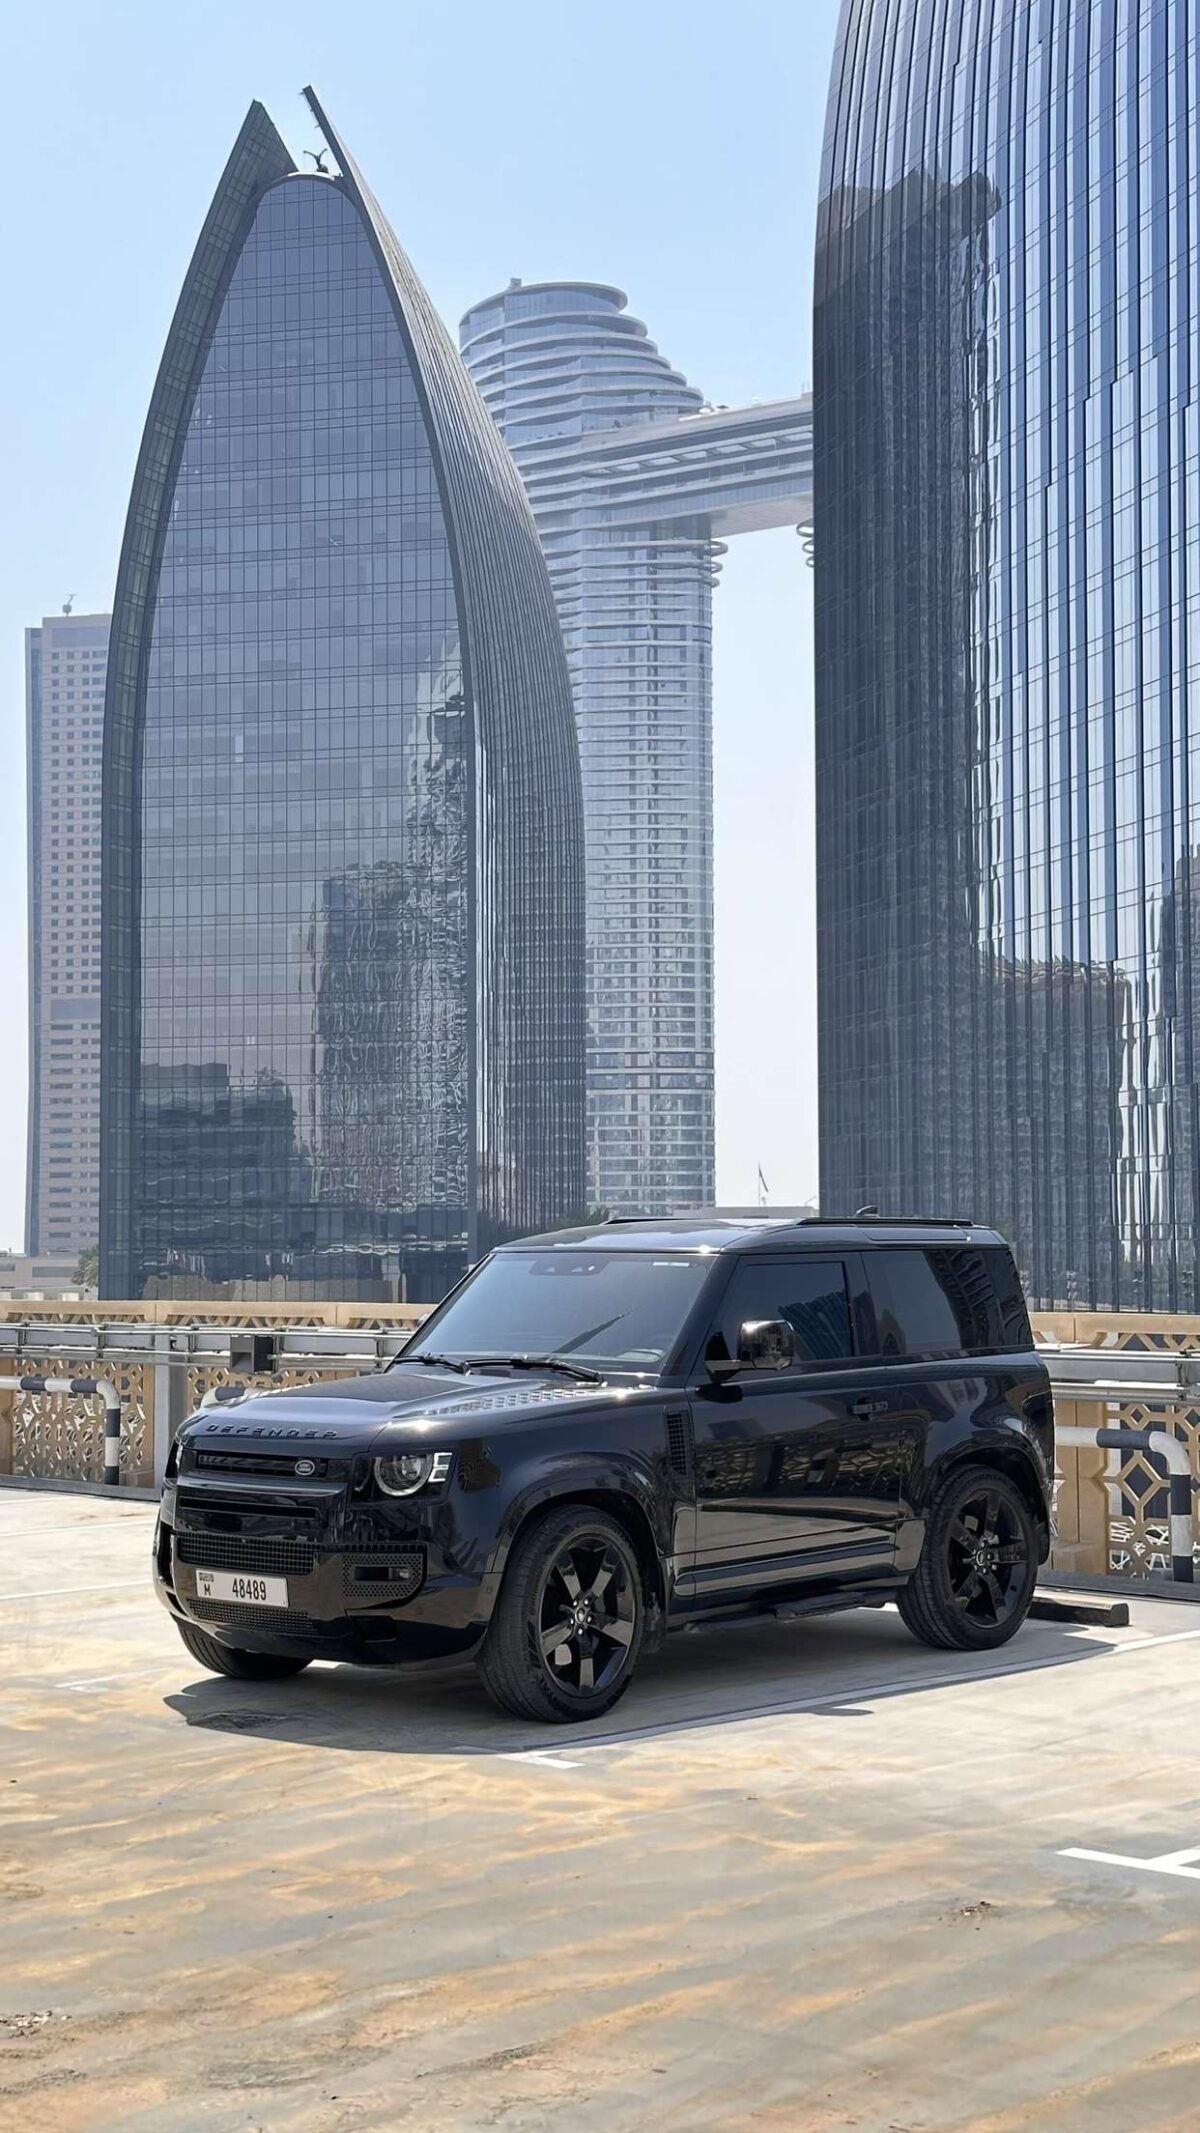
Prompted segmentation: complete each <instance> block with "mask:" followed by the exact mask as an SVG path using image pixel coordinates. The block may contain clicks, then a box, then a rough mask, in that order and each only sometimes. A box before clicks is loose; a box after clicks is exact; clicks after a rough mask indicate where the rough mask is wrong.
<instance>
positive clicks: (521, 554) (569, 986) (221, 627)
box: [102, 104, 583, 1299]
mask: <svg viewBox="0 0 1200 2133" xmlns="http://www.w3.org/2000/svg"><path fill="white" fill-rule="evenodd" d="M314 110H317V107H316V106H315V104H314ZM317 115H318V118H319V119H321V123H322V126H323V130H324V131H325V134H326V138H327V139H328V140H329V141H330V145H331V148H332V149H333V152H334V153H335V154H336V155H337V159H338V162H339V164H340V166H341V175H340V177H336V178H335V177H331V176H326V175H324V174H320V173H317V172H303V173H301V172H298V171H296V170H294V169H293V167H292V165H291V159H290V157H288V156H287V153H286V151H285V150H284V149H283V147H282V144H281V143H280V142H279V139H278V136H277V135H276V134H275V133H274V129H273V128H272V127H271V126H270V122H269V120H267V119H266V116H265V114H264V113H262V112H261V110H260V109H259V108H258V107H254V109H252V111H251V114H250V117H249V118H248V120H247V122H246V126H245V127H244V128H243V132H242V135H241V137H240V138H239V142H238V144H237V147H236V148H235V151H234V155H233V158H232V159H231V162H230V165H229V167H228V169H227V171H226V173H225V177H224V179H223V181H222V186H221V188H220V190H219V192H218V195H217V199H216V201H215V203H214V207H213V210H212V212H211V213H210V217H209V221H208V223H207V224H206V226H205V231H204V233H203V235H202V237H201V241H200V246H199V248H198V250H197V254H196V258H195V260H194V261H193V265H192V269H191V272H190V274H189V277H188V283H187V285H186V286H185V290H184V294H183V297H182V299H181V302H180V307H179V312H178V313H177V316H176V320H175V324H174V326H173V328H172V334H171V339H170V342H169V344H168V348H167V352H166V355H165V356H164V360H163V365H162V369H161V371H160V376H159V380H158V385H157V386H156V392H155V401H154V403H153V405H152V408H151V415H150V421H149V423H148V426H147V434H146V440H145V442H144V444H143V451H142V458H141V461H140V462H139V468H138V475H137V479H136V481H135V488H134V497H133V503H132V505H131V509H130V516H129V522H128V526H127V530H126V542H125V549H124V552H123V557H122V574H121V579H120V581H119V585H118V598H117V609H116V615H115V617H114V625H113V643H114V662H113V664H112V665H110V684H109V697H108V706H107V724H106V766H105V768H106V802H107V803H108V806H109V809H110V810H111V816H110V822H109V833H108V836H107V841H106V848H105V849H106V861H107V862H109V863H108V865H107V869H106V878H105V897H106V902H105V925H106V996H105V1003H104V1008H105V1032H104V1033H105V1087H104V1103H105V1127H106V1130H105V1137H104V1138H105V1148H104V1156H105V1169H104V1176H103V1180H102V1224H103V1248H104V1259H103V1264H102V1281H103V1285H104V1290H105V1293H107V1294H110V1295H111V1294H114V1293H128V1294H130V1295H149V1296H153V1295H171V1294H177V1295H178V1294H187V1295H190V1296H206V1295H208V1296H221V1295H233V1294H236V1295H241V1296H255V1295H259V1296H261V1295H276V1294H277V1295H283V1296H298V1297H303V1296H312V1297H318V1296H334V1297H346V1298H356V1297H357V1298H364V1299H368V1298H369V1299H379V1298H386V1297H389V1296H395V1295H396V1294H399V1293H407V1294H408V1295H410V1296H412V1297H414V1298H424V1299H430V1298H433V1297H435V1296H437V1295H438V1294H440V1293H441V1292H442V1291H443V1290H444V1289H445V1288H446V1287H447V1286H448V1285H449V1283H450V1282H451V1281H452V1280H454V1279H455V1278H457V1276H458V1275H459V1274H460V1273H461V1272H462V1271H463V1270H464V1269H465V1266H466V1264H467V1263H468V1261H469V1260H470V1259H474V1258H475V1257H477V1256H478V1255H479V1253H480V1252H481V1251H483V1250H486V1249H487V1248H488V1247H489V1245H490V1244H491V1243H492V1242H493V1241H494V1240H495V1239H496V1238H498V1237H501V1236H505V1235H511V1234H513V1233H514V1232H517V1231H520V1230H526V1229H533V1228H539V1227H542V1226H544V1225H545V1224H546V1223H547V1222H552V1221H554V1220H557V1219H561V1218H563V1217H565V1216H568V1215H570V1214H572V1213H574V1212H577V1211H578V1210H579V1209H580V1208H581V1206H582V1204H583V943H582V889H583V883H582V829H581V814H580V801H579V772H578V761H577V755H576V751H575V742H574V733H573V726H572V714H571V705H570V690H569V680H568V676H567V671H566V664H565V658H564V655H563V651H562V646H561V640H560V638H559V634H558V631H557V627H556V623H555V618H554V613H553V604H552V595H551V594H550V590H549V585H548V581H547V580H546V577H545V571H544V567H543V566H542V563H541V558H540V555H539V553H538V549H537V542H536V535H535V533H534V530H533V525H532V521H531V519H530V517H529V514H528V509H527V507H526V505H525V501H524V497H523V495H522V493H521V490H520V485H519V481H518V479H517V476H516V473H515V470H514V469H513V468H512V466H511V464H510V463H509V462H508V461H507V459H506V457H505V455H504V452H503V447H502V446H500V444H499V441H498V439H497V438H496V436H495V432H494V430H493V429H492V425H491V423H490V421H489V420H488V418H487V416H486V414H485V412H484V410H483V408H482V406H481V405H480V403H479V402H478V400H477V398H476V397H475V395H474V392H473V389H472V388H471V386H470V384H469V382H468V380H467V379H466V376H465V374H464V373H463V372H462V369H461V365H460V364H459V361H458V358H457V356H456V354H455V352H454V350H453V348H452V346H451V345H450V343H449V342H448V341H447V339H446V336H445V334H444V332H443V330H442V328H441V326H440V324H439V322H438V321H437V320H436V317H435V315H434V314H433V312H432V310H431V308H430V306H429V304H428V299H427V298H426V297H425V295H424V292H423V291H422V290H421V289H420V286H419V284H417V282H416V280H415V277H414V276H413V274H412V270H411V267H410V266H409V265H408V262H407V260H406V259H405V258H404V255H403V253H401V252H400V249H399V247H398V245H397V244H396V242H395V239H394V238H393V237H392V235H391V232H390V231H389V230H388V229H387V226H386V224H384V223H383V221H382V218H381V217H380V215H379V212H378V209H377V208H376V206H375V204H374V202H373V201H372V199H371V197H370V195H369V193H367V192H366V189H365V187H364V186H363V185H362V181H361V179H360V178H359V176H358V173H357V171H356V170H355V169H354V166H353V164H352V163H351V161H350V159H349V157H348V156H347V155H346V154H345V151H344V150H343V149H342V148H341V147H340V145H339V144H338V143H337V140H336V136H334V134H333V133H332V130H331V129H330V128H329V127H328V126H327V125H326V124H325V123H324V121H323V118H322V116H321V114H320V113H319V110H317Z"/></svg>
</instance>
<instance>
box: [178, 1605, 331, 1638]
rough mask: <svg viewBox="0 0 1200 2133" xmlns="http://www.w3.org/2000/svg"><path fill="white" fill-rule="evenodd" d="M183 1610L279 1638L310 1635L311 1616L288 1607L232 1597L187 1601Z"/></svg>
mask: <svg viewBox="0 0 1200 2133" xmlns="http://www.w3.org/2000/svg"><path fill="white" fill-rule="evenodd" d="M187 1609H188V1613H189V1614H193V1615H195V1616H196V1617H197V1619H198V1620H199V1621H201V1622H219V1623H220V1624H221V1626H222V1628H224V1629H257V1630H262V1631H263V1633H264V1634H267V1635H270V1634H274V1635H276V1636H279V1637H311V1636H312V1634H313V1630H314V1626H315V1625H314V1623H313V1618H312V1616H311V1615H302V1614H299V1613H298V1612H297V1611H296V1609H295V1608H292V1607H242V1606H239V1605H238V1603H237V1602H236V1601H234V1600H188V1601H187Z"/></svg>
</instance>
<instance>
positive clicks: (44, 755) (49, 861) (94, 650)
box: [25, 612, 109, 1267]
mask: <svg viewBox="0 0 1200 2133" xmlns="http://www.w3.org/2000/svg"><path fill="white" fill-rule="evenodd" d="M108 625H109V618H108V616H107V615H72V614H68V613H65V612H64V613H63V614H61V615H49V616H47V617H46V619H45V620H44V621H43V622H42V623H41V624H40V625H39V626H38V627H37V628H36V629H30V630H26V632H25V711H26V748H27V771H28V839H29V841H28V852H29V906H28V908H29V1135H28V1157H27V1167H26V1206H25V1236H26V1246H27V1249H28V1251H29V1252H30V1253H32V1254H33V1255H34V1256H35V1257H37V1258H39V1259H42V1258H47V1259H52V1260H59V1261H61V1260H70V1261H71V1264H72V1267H74V1265H75V1263H76V1262H77V1261H78V1258H79V1255H80V1253H81V1252H85V1251H88V1250H91V1249H92V1248H94V1246H95V1244H96V1242H97V1239H98V1236H99V1184H100V850H101V813H100V756H101V739H102V731H103V725H104V688H105V674H106V670H107V665H108Z"/></svg>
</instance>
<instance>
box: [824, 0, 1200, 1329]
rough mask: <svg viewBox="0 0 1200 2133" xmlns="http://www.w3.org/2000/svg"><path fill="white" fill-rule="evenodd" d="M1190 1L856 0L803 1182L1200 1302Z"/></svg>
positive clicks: (1026, 1268) (833, 194) (833, 387)
mask: <svg viewBox="0 0 1200 2133" xmlns="http://www.w3.org/2000/svg"><path fill="white" fill-rule="evenodd" d="M1198 27H1200V26H1198V23H1197V8H1196V5H1195V0H1142V4H1141V5H1140V6H1138V7H1134V6H1132V5H1128V6H1126V5H1114V4H1111V0H1056V4H1054V5H1051V4H1050V0H1020V4H1018V0H987V4H984V0H923V4H921V5H914V4H913V0H889V4H883V0H844V5H843V9H842V18H841V24H840V30H839V38H838V44H837V49H836V53H835V61H834V69H833V77H832V84H831V90H830V100H829V110H828V119H827V128H826V140H825V158H824V168H823V175H822V197H821V206H820V226H819V236H818V261H817V297H816V317H815V388H816V399H817V405H818V420H817V424H816V448H815V522H816V546H817V553H818V557H819V565H820V567H819V570H818V577H817V777H818V784H819V788H820V791H821V807H820V809H819V810H818V907H819V926H820V933H819V957H820V963H819V973H820V976H819V982H820V1029H821V1036H820V1078H821V1112H822V1186H823V1199H824V1203H825V1204H826V1205H827V1206H828V1207H831V1208H836V1207H852V1206H854V1205H858V1204H862V1203H864V1202H877V1203H878V1204H880V1205H882V1206H884V1207H885V1208H893V1209H902V1210H906V1211H911V1210H914V1209H915V1210H917V1211H924V1210H928V1211H930V1212H935V1213H939V1212H950V1213H957V1214H970V1215H974V1216H976V1217H977V1218H979V1219H981V1220H988V1221H992V1222H995V1223H996V1224H997V1225H998V1226H999V1227H1000V1228H1001V1229H1002V1230H1004V1231H1005V1232H1006V1234H1007V1235H1009V1236H1010V1238H1011V1239H1012V1240H1013V1243H1014V1245H1015V1247H1016V1250H1017V1254H1018V1258H1019V1261H1020V1264H1021V1268H1022V1271H1023V1274H1024V1276H1025V1278H1026V1281H1027V1283H1028V1286H1029V1289H1030V1293H1031V1296H1032V1297H1033V1298H1035V1299H1036V1300H1038V1301H1039V1302H1041V1303H1043V1304H1049V1305H1065V1306H1070V1305H1073V1304H1079V1305H1084V1306H1087V1305H1092V1306H1099V1307H1107V1306H1117V1307H1120V1308H1128V1309H1139V1308H1140V1309H1154V1310H1171V1309H1183V1310H1188V1309H1191V1310H1194V1309H1196V1308H1198V1307H1200V1234H1198V1215H1200V1210H1198V1208H1197V1195H1198V1193H1200V1087H1198V1078H1197V1060H1198V1041H1200V1029H1198V1015H1200V963H1198V957H1200V928H1198V924H1197V920H1198V916H1200V911H1198V907H1197V902H1196V888H1197V884H1198V882H1200V822H1198V821H1197V819H1196V815H1195V809H1196V807H1197V805H1198V804H1200V803H1198V802H1197V800H1196V798H1195V795H1196V793H1197V791H1198V790H1200V788H1198V787H1197V782H1196V780H1197V772H1198V770H1200V727H1198V724H1197V721H1196V720H1195V719H1194V718H1193V716H1192V700H1193V693H1194V690H1195V688H1196V684H1197V680H1198V678H1200V629H1198V622H1200V471H1198V470H1200V405H1198V401H1197V374H1198V368H1200V303H1198V299H1197V294H1196V286H1197V284H1196V240H1195V220H1196V218H1195V197H1196V186H1197V156H1198V151H1200V108H1198V105H1200V84H1198V77H1197V69H1196V50H1197V32H1198Z"/></svg>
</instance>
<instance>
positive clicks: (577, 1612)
mask: <svg viewBox="0 0 1200 2133" xmlns="http://www.w3.org/2000/svg"><path fill="white" fill-rule="evenodd" d="M644 1628H645V1605H644V1601H643V1596H642V1576H641V1568H640V1565H639V1563H638V1559H637V1555H636V1553H635V1551H634V1548H633V1544H632V1542H631V1541H630V1538H629V1535H628V1534H627V1533H626V1532H625V1530H624V1528H623V1527H622V1526H620V1525H618V1523H617V1521H616V1519H615V1518H610V1517H609V1516H608V1514H607V1512H604V1511H592V1510H589V1509H588V1508H587V1506H586V1505H584V1504H568V1505H565V1506H564V1507H563V1509H562V1510H561V1511H551V1512H548V1513H547V1515H546V1516H545V1517H544V1518H541V1519H539V1520H538V1521H537V1523H536V1524H535V1525H532V1526H530V1527H528V1528H527V1530H526V1531H525V1532H524V1533H523V1534H522V1535H521V1536H520V1538H519V1540H518V1541H517V1543H516V1546H515V1547H514V1549H513V1552H512V1554H511V1556H510V1557H509V1561H508V1566H507V1568H506V1570H505V1573H504V1582H503V1584H502V1585H501V1588H500V1597H499V1599H498V1601H497V1602H496V1612H495V1614H494V1615H493V1617H492V1622H491V1627H490V1628H489V1630H488V1633H487V1637H486V1639H485V1641H484V1645H483V1650H482V1651H481V1653H480V1655H479V1671H480V1673H481V1675H482V1677H483V1682H484V1686H485V1687H486V1689H487V1691H488V1694H489V1695H490V1696H491V1698H492V1700H493V1702H495V1703H498V1704H499V1705H500V1707H501V1709H502V1710H504V1711H511V1713H512V1714H513V1716H514V1717H515V1718H536V1719H543V1720H546V1721H548V1722H550V1723H552V1724H553V1723H558V1724H562V1723H569V1722H570V1721H571V1720H576V1721H578V1720H581V1719H585V1718H599V1717H600V1716H601V1714H602V1713H603V1712H605V1711H609V1710H611V1709H612V1706H613V1705H614V1704H615V1703H616V1701H617V1698H618V1697H619V1696H623V1695H624V1693H625V1691H626V1689H627V1688H628V1687H629V1683H630V1681H631V1680H632V1678H633V1670H634V1667H635V1666H636V1664H637V1656H638V1652H639V1650H640V1649H641V1642H642V1634H643V1630H644Z"/></svg>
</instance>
